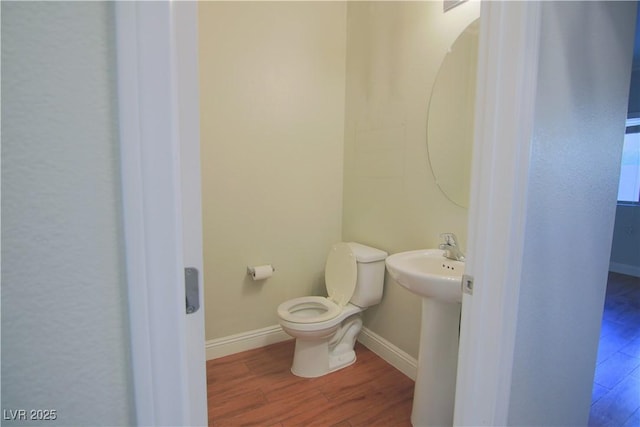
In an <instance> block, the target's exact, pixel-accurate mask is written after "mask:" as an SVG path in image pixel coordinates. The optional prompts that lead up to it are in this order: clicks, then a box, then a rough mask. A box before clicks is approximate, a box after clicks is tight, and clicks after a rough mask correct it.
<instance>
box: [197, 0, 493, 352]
mask: <svg viewBox="0 0 640 427" xmlns="http://www.w3.org/2000/svg"><path fill="white" fill-rule="evenodd" d="M479 9H480V7H479V3H478V2H467V3H465V4H463V5H461V6H459V7H457V8H455V9H453V10H452V11H450V12H447V13H446V14H444V13H443V12H442V4H441V3H439V2H336V3H334V2H331V3H325V2H319V3H311V2H300V3H298V2H283V3H278V2H263V3H252V2H249V3H243V2H238V3H232V2H212V3H202V4H200V5H199V20H200V23H199V24H200V25H199V32H200V67H201V68H200V72H201V77H200V80H201V81H200V87H201V118H202V119H201V123H202V125H201V134H202V171H203V216H204V218H203V222H204V261H205V281H206V283H205V300H206V306H207V307H208V309H207V313H206V319H207V320H206V331H207V332H206V337H207V339H208V340H211V339H215V338H220V337H224V336H228V335H231V334H236V333H242V332H247V331H250V330H254V329H259V328H264V327H269V326H272V325H275V324H277V322H278V319H277V316H276V313H275V310H276V308H277V306H278V304H280V303H281V302H283V301H285V300H287V299H290V298H293V297H297V296H303V295H325V294H326V293H325V292H326V291H325V289H324V277H323V270H324V262H325V259H326V254H327V252H328V249H329V247H330V245H331V244H332V243H334V242H336V241H340V240H344V241H357V242H361V243H364V244H367V245H371V246H374V247H378V248H381V249H383V250H386V251H388V252H390V253H393V252H398V251H402V250H408V249H416V248H424V247H435V246H437V244H438V241H439V235H440V233H442V232H445V231H452V232H454V233H456V234H457V235H458V237H459V238H460V240H461V243H462V245H463V247H464V245H465V243H466V236H467V230H466V229H467V225H466V224H467V210H466V209H463V208H460V207H458V206H456V205H454V204H453V203H451V202H450V201H449V200H448V199H447V198H446V197H445V196H444V195H443V194H442V192H441V191H440V190H439V189H438V187H437V185H436V183H435V180H434V178H433V176H432V174H431V170H430V167H429V163H428V159H427V151H426V122H427V107H428V102H429V94H430V91H431V87H432V86H433V84H434V81H435V78H436V74H437V72H438V69H439V66H440V63H441V62H442V60H443V58H444V56H445V53H446V51H447V48H448V47H449V46H450V45H451V44H452V43H453V42H454V41H455V39H456V38H457V36H458V35H459V34H460V33H461V31H462V30H463V29H464V28H465V27H466V26H467V25H468V24H469V23H471V22H472V21H473V20H475V19H476V18H478V17H479ZM343 176H344V179H343ZM262 263H273V265H274V266H275V268H276V270H277V271H276V272H275V274H274V276H273V277H272V278H270V279H269V280H267V281H265V282H263V283H255V282H252V281H251V280H249V279H248V278H247V276H246V274H245V269H246V266H247V265H254V264H262ZM365 325H366V326H367V327H369V328H371V329H372V330H373V331H374V332H376V333H378V334H380V335H381V336H383V337H384V338H385V339H387V340H389V341H391V342H392V343H393V344H395V345H397V346H398V347H400V348H401V349H403V350H404V351H407V352H408V353H409V354H411V355H413V356H414V357H417V352H418V330H419V325H420V300H419V298H418V297H417V296H414V295H412V294H409V293H408V292H407V291H405V290H404V289H402V288H400V287H399V286H398V285H396V284H395V283H393V282H392V281H391V280H390V278H389V277H387V280H386V283H385V296H384V298H383V301H382V303H381V304H380V305H379V306H377V307H371V308H369V309H367V311H366V312H365Z"/></svg>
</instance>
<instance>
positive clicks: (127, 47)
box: [115, 2, 540, 425]
mask: <svg viewBox="0 0 640 427" xmlns="http://www.w3.org/2000/svg"><path fill="white" fill-rule="evenodd" d="M178 3H180V2H152V3H147V2H133V3H129V2H118V3H116V6H115V8H116V27H117V28H116V32H117V56H118V75H119V79H118V95H119V111H120V128H121V156H122V180H123V199H124V201H123V204H124V227H125V234H126V236H125V245H126V258H127V275H128V277H127V279H128V283H129V300H130V301H129V306H130V324H131V341H132V365H133V382H134V391H135V407H136V414H137V423H138V424H144V425H155V424H172V425H192V424H202V414H204V421H205V422H204V423H206V407H205V408H204V412H203V411H202V409H200V410H199V412H200V414H199V415H195V418H194V415H192V412H193V408H192V406H191V403H190V399H191V400H192V399H193V398H194V395H193V393H191V391H190V388H189V384H188V376H189V373H188V371H189V363H188V359H189V354H188V351H187V345H186V335H187V334H186V332H185V330H186V329H185V328H186V326H185V324H186V322H185V316H184V314H183V311H184V302H183V301H184V288H183V280H184V276H183V268H184V258H183V256H184V251H183V225H182V222H183V213H182V210H181V209H182V196H183V194H182V189H181V179H182V178H181V163H180V153H181V149H182V147H181V144H184V143H185V141H184V140H183V141H180V138H179V136H178V135H179V129H178V123H179V111H180V103H181V102H182V101H183V100H181V99H180V97H179V96H178V92H179V88H180V87H181V80H183V79H187V78H188V77H187V76H186V75H184V74H182V75H181V74H180V73H178V72H176V69H177V66H178V64H177V62H176V52H175V50H176V45H175V43H176V39H175V37H176V34H184V33H185V32H188V31H189V30H190V29H189V26H190V25H191V30H192V29H193V28H197V10H196V7H195V6H194V7H192V8H191V11H190V12H188V13H187V14H186V16H183V17H182V19H176V17H175V6H176V4H178ZM185 3H187V2H185ZM539 11H540V5H539V4H538V3H537V2H524V3H520V2H483V3H482V6H481V17H480V20H481V24H480V27H481V37H480V49H481V51H480V56H479V58H480V60H479V64H478V68H479V76H478V78H479V79H480V80H479V82H480V84H479V85H478V88H479V94H478V98H477V101H476V106H477V107H476V108H477V111H480V112H482V114H481V115H479V116H478V117H479V120H477V123H476V129H475V135H476V141H475V143H474V144H475V145H474V160H473V170H472V179H473V186H472V191H471V206H470V215H469V217H470V220H469V245H468V246H469V248H468V252H469V256H468V261H467V262H468V264H467V273H469V274H471V275H473V276H474V278H475V289H474V295H473V296H469V295H465V296H464V300H463V310H462V324H461V345H460V357H459V363H458V380H457V381H458V382H457V387H458V388H457V390H458V392H457V393H456V408H455V419H454V423H455V424H456V425H505V424H506V421H507V419H506V416H507V408H508V404H509V394H510V390H509V386H510V377H511V366H512V362H513V349H514V342H515V327H516V324H515V322H516V318H517V312H516V307H517V301H518V296H519V289H518V287H519V282H518V280H517V278H518V276H519V273H520V268H521V264H522V259H521V256H520V255H521V254H522V248H523V245H524V235H523V233H522V230H523V229H524V219H525V218H524V216H525V207H526V206H525V205H526V197H525V195H526V189H527V184H528V176H527V171H528V165H529V149H530V135H531V129H532V123H533V103H534V100H535V97H534V96H531V95H532V94H533V93H534V92H533V91H535V80H536V72H535V71H536V70H537V60H538V58H537V52H538V49H537V46H538V40H539ZM194 46H195V48H194ZM184 48H186V49H187V50H188V51H189V52H191V55H193V54H194V52H195V55H196V56H197V38H196V39H194V38H193V37H185V38H184V39H183V43H181V49H184ZM191 59H192V60H193V58H191ZM195 61H196V63H197V58H195ZM182 84H184V81H182ZM196 92H197V91H196ZM180 93H182V92H180ZM196 96H197V93H196ZM191 102H193V99H191ZM192 107H193V105H192ZM197 112H198V109H197V102H196V106H195V113H196V114H197ZM498 118H500V120H499V121H498V120H497V119H498ZM505 124H506V126H504V125H505ZM185 126H191V127H193V126H197V122H195V123H194V122H192V123H189V124H185ZM191 131H192V132H191V133H192V134H193V132H194V130H193V129H191ZM195 134H197V132H195ZM514 142H515V143H514ZM191 143H194V141H193V140H192V141H191ZM198 144H199V141H198ZM198 156H199V153H198ZM159 190H161V191H159ZM505 224H508V226H505ZM487 236H491V237H492V241H494V242H497V243H494V244H496V245H498V244H499V245H501V246H500V247H501V251H502V252H503V254H504V257H502V258H500V259H498V258H497V257H491V256H490V255H491V254H489V253H487V252H486V241H487V240H486V239H487ZM201 310H203V308H201ZM494 328H496V329H494ZM497 331H499V332H498V333H497ZM202 351H203V352H204V341H203V346H202ZM203 378H204V374H203ZM479 391H481V392H479ZM190 393H191V394H190ZM196 394H197V393H196ZM202 394H204V402H205V404H206V390H205V391H204V392H201V393H200V396H199V397H196V399H197V400H199V401H202V397H203V396H202ZM198 417H200V418H198Z"/></svg>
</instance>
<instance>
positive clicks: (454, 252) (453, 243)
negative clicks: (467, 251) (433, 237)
mask: <svg viewBox="0 0 640 427" xmlns="http://www.w3.org/2000/svg"><path fill="white" fill-rule="evenodd" d="M440 237H441V238H442V239H443V240H444V243H440V245H439V246H438V247H439V248H440V249H442V250H444V254H443V255H444V257H445V258H449V259H452V260H454V261H464V254H463V253H462V251H461V250H460V246H458V240H457V238H456V235H455V234H453V233H442V234H441V235H440Z"/></svg>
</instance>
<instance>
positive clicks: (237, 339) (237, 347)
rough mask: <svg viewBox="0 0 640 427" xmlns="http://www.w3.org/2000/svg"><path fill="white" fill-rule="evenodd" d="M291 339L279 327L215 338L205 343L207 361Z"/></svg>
mask: <svg viewBox="0 0 640 427" xmlns="http://www.w3.org/2000/svg"><path fill="white" fill-rule="evenodd" d="M290 339H293V338H291V337H290V336H289V335H288V334H287V333H286V332H285V331H283V330H282V328H281V327H280V325H274V326H269V327H267V328H262V329H255V330H253V331H249V332H243V333H241V334H235V335H229V336H228V337H222V338H216V339H213V340H209V341H207V342H205V348H206V357H207V360H211V359H218V358H220V357H224V356H229V355H231V354H235V353H240V352H241V351H247V350H253V349H254V348H260V347H265V346H267V345H269V344H275V343H278V342H282V341H287V340H290Z"/></svg>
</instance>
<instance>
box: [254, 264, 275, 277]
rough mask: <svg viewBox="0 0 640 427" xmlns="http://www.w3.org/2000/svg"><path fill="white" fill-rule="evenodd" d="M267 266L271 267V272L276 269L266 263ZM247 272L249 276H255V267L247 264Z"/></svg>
mask: <svg viewBox="0 0 640 427" xmlns="http://www.w3.org/2000/svg"><path fill="white" fill-rule="evenodd" d="M259 267H266V266H259ZM268 267H270V268H271V272H272V273H273V272H275V271H276V269H275V268H273V266H272V265H268ZM247 274H248V275H249V276H251V277H254V276H255V274H256V267H253V266H248V267H247Z"/></svg>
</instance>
